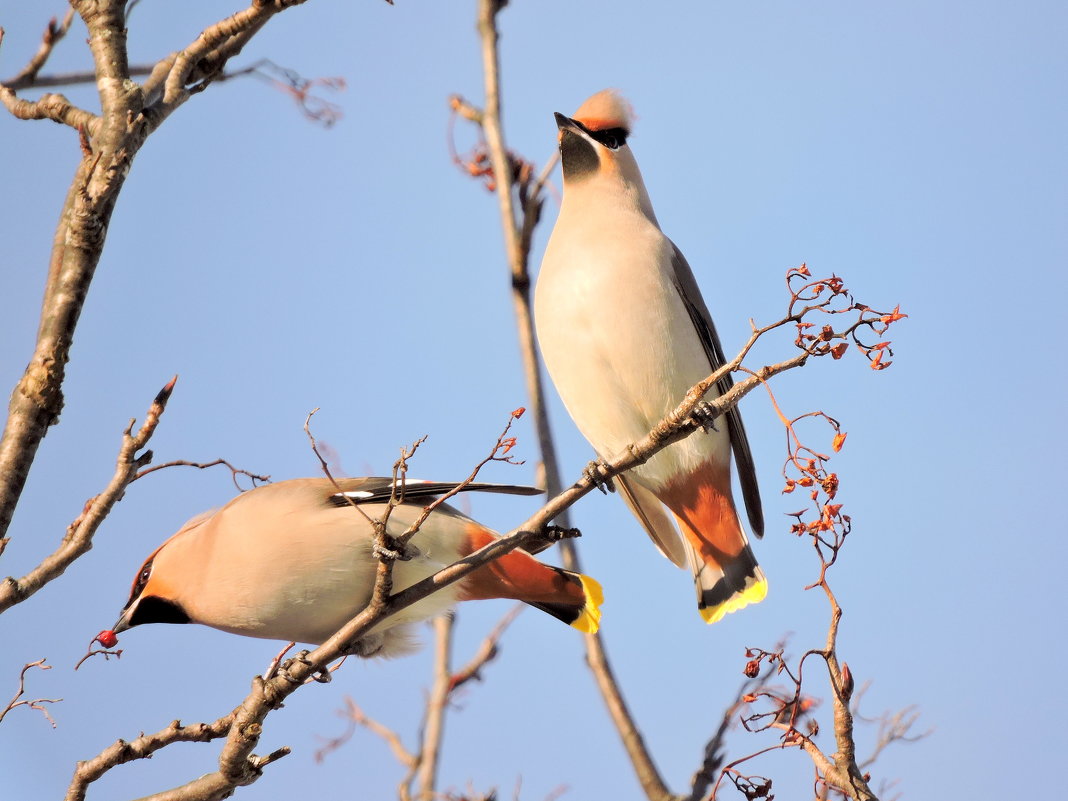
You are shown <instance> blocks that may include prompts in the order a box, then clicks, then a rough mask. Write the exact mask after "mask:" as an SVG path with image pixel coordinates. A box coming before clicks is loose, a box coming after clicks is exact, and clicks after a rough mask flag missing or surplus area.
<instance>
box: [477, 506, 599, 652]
mask: <svg viewBox="0 0 1068 801" xmlns="http://www.w3.org/2000/svg"><path fill="white" fill-rule="evenodd" d="M467 534H468V546H469V547H470V550H469V551H468V553H471V552H474V551H476V550H478V549H479V548H481V547H483V546H484V545H488V544H489V543H490V542H492V541H493V540H495V539H496V537H495V536H494V535H493V533H492V532H490V531H489V530H487V529H485V528H483V527H482V526H479V525H478V524H476V523H472V524H470V525H469V526H468V530H467ZM464 555H465V556H466V554H464ZM462 584H463V587H462V589H461V591H460V600H463V601H476V600H483V599H487V598H513V599H515V600H517V601H523V602H525V603H528V604H530V605H531V606H533V607H535V608H537V609H540V610H542V611H543V612H546V613H548V614H550V615H552V616H553V617H555V618H556V619H557V620H562V621H564V622H565V623H567V624H568V625H570V626H572V627H573V628H576V629H578V630H579V631H582V632H587V633H590V634H592V633H594V632H596V631H597V629H598V627H599V626H600V622H601V604H602V603H604V591H603V590H602V589H601V585H600V584H599V583H598V582H597V581H596V580H595V579H592V578H590V577H589V576H584V575H582V574H581V573H573V572H571V571H570V570H564V569H563V568H559V567H552V566H551V565H546V564H544V563H542V562H539V561H538V560H537V559H535V558H534V557H533V556H531V555H530V554H528V553H527V552H526V551H522V550H515V551H512V552H511V553H507V554H505V555H504V556H502V557H501V558H500V559H496V560H495V561H493V562H490V563H489V564H487V565H484V566H483V567H480V568H479V569H478V570H476V571H474V572H473V573H471V574H470V575H469V576H468V577H467V578H466V579H464V580H463V582H462Z"/></svg>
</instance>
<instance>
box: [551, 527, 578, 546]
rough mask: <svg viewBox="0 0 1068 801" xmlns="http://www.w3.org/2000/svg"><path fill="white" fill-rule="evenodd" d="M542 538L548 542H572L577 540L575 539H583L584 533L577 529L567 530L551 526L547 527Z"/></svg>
mask: <svg viewBox="0 0 1068 801" xmlns="http://www.w3.org/2000/svg"><path fill="white" fill-rule="evenodd" d="M542 536H543V537H545V538H546V539H547V540H552V541H553V542H560V540H572V539H575V537H581V536H582V532H581V531H579V530H578V529H577V528H565V527H564V526H553V525H549V526H546V527H545V530H544V531H542Z"/></svg>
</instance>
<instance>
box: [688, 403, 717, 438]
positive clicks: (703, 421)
mask: <svg viewBox="0 0 1068 801" xmlns="http://www.w3.org/2000/svg"><path fill="white" fill-rule="evenodd" d="M718 416H719V413H718V412H717V411H716V408H715V407H714V406H713V405H712V404H711V403H709V402H708V401H699V402H698V403H697V405H696V406H694V407H693V411H692V412H690V418H691V419H692V420H693V421H694V423H696V424H697V425H698V426H700V427H701V428H703V429H704V430H705V431H719V428H718V427H717V426H716V418H717V417H718Z"/></svg>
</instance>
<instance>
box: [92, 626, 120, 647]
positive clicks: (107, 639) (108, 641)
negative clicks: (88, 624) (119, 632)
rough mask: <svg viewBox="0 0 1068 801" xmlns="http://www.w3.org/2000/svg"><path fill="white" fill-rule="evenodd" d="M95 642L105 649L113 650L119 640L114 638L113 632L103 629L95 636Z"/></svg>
mask: <svg viewBox="0 0 1068 801" xmlns="http://www.w3.org/2000/svg"><path fill="white" fill-rule="evenodd" d="M96 642H98V643H100V644H101V645H103V646H104V647H105V648H114V647H115V646H116V645H118V642H119V638H118V637H116V636H115V632H113V631H111V630H109V629H105V630H104V631H102V632H100V633H99V634H97V635H96Z"/></svg>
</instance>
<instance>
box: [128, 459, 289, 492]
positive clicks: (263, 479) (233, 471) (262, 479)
mask: <svg viewBox="0 0 1068 801" xmlns="http://www.w3.org/2000/svg"><path fill="white" fill-rule="evenodd" d="M218 465H226V467H227V468H228V469H229V470H230V477H231V479H232V480H233V482H234V486H235V487H237V489H238V490H239V491H241V492H245V491H246V490H245V488H244V487H242V486H241V484H240V483H238V480H237V477H238V476H239V475H241V476H247V477H248V478H249V479H250V480H251V481H252V487H250V489H255V487H256V484H257V482H259V483H260V484H268V483H270V481H271V477H270V476H261V475H259V474H258V473H250V472H249V471H248V470H242V469H241V468H240V467H234V466H233V465H232V464H230V463H229V462H228V461H226V460H225V459H215V460H214V461H211V462H189V461H186V460H185V459H174V460H173V461H170V462H164V463H163V464H157V465H154V466H152V467H146V468H145V469H144V470H140V471H138V473H137V475H135V476H134V477H133V480H134V481H137V479H139V478H144V477H145V476H147V475H148V474H149V473H154V472H156V471H157V470H163V469H164V468H167V467H195V468H197V469H198V470H206V469H208V468H209V467H217V466H218Z"/></svg>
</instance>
